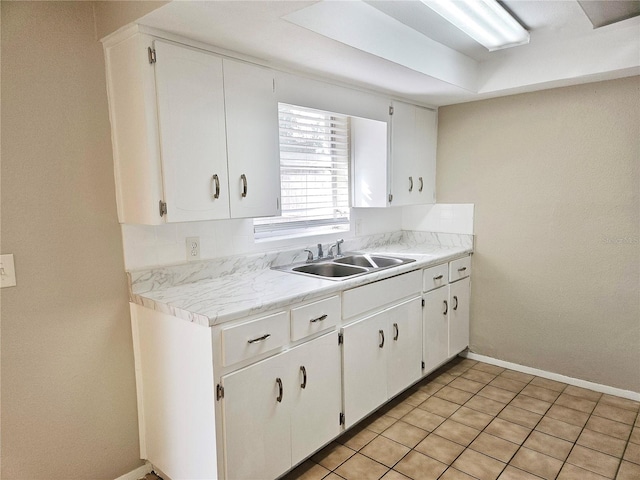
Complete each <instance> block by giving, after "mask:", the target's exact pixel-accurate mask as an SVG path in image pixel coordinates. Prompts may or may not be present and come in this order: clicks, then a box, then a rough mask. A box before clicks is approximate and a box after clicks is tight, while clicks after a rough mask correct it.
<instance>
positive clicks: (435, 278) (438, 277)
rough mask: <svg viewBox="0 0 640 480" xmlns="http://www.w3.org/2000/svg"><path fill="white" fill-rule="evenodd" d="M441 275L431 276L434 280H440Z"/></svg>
mask: <svg viewBox="0 0 640 480" xmlns="http://www.w3.org/2000/svg"><path fill="white" fill-rule="evenodd" d="M442 277H443V276H442V275H438V276H437V277H433V279H434V280H442Z"/></svg>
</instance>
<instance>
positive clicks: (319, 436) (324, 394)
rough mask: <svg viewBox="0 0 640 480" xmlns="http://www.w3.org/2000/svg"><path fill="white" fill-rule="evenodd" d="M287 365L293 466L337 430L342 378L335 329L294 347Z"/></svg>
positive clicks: (336, 433)
mask: <svg viewBox="0 0 640 480" xmlns="http://www.w3.org/2000/svg"><path fill="white" fill-rule="evenodd" d="M289 366H290V367H289V368H290V373H291V374H292V375H291V376H292V380H291V381H290V382H289V383H290V384H291V386H289V385H287V390H288V391H287V394H288V395H289V394H290V395H291V402H292V408H291V449H292V450H291V463H292V465H295V464H296V463H298V462H300V461H301V460H303V459H304V458H305V457H307V456H308V455H310V454H311V453H313V452H314V451H315V450H317V449H318V448H320V447H322V446H323V445H324V444H325V443H327V442H328V441H329V440H331V439H332V438H334V437H335V436H337V435H338V434H339V433H340V429H341V426H340V421H339V420H340V412H341V410H342V396H341V384H342V377H341V371H340V366H341V364H340V346H339V345H338V334H337V332H335V331H334V332H333V333H330V334H328V335H325V336H323V337H320V338H318V339H316V340H312V341H310V342H307V343H305V344H303V345H301V346H299V347H296V348H294V349H293V350H292V351H291V359H290V362H289ZM305 379H306V381H305ZM303 385H304V388H303Z"/></svg>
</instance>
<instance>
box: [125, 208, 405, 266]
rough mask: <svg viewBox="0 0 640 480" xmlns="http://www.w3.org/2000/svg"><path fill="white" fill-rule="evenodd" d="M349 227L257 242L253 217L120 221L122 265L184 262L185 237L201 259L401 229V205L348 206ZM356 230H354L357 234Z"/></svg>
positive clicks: (327, 242)
mask: <svg viewBox="0 0 640 480" xmlns="http://www.w3.org/2000/svg"><path fill="white" fill-rule="evenodd" d="M351 218H352V220H351V224H352V228H351V230H350V231H349V232H340V233H336V234H327V235H318V236H312V237H304V238H292V239H282V240H268V241H261V242H256V241H255V240H254V238H253V220H252V219H239V220H212V221H208V222H189V223H176V224H166V225H159V226H145V225H122V241H123V245H124V257H125V267H126V269H127V270H136V269H140V268H147V267H154V266H160V265H172V264H176V263H184V262H185V261H186V260H187V256H186V238H187V237H195V236H198V237H200V259H211V258H219V257H226V256H231V255H241V254H247V253H257V252H266V251H272V250H278V249H281V248H285V247H292V246H293V247H296V246H301V247H303V246H307V245H315V244H316V243H319V242H321V243H323V244H324V245H325V246H326V245H327V244H330V243H334V242H335V241H336V239H338V238H347V239H348V238H353V237H354V236H364V235H372V234H375V233H387V232H394V231H397V230H400V229H401V227H402V209H401V208H383V209H375V208H358V209H352V210H351ZM356 231H357V234H356Z"/></svg>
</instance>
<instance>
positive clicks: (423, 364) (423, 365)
mask: <svg viewBox="0 0 640 480" xmlns="http://www.w3.org/2000/svg"><path fill="white" fill-rule="evenodd" d="M424 367H426V365H425V363H424V362H422V369H423V370H424Z"/></svg>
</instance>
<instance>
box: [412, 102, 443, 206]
mask: <svg viewBox="0 0 640 480" xmlns="http://www.w3.org/2000/svg"><path fill="white" fill-rule="evenodd" d="M415 113H416V116H415V119H416V128H415V132H416V137H415V145H416V150H415V155H416V164H417V170H416V174H417V175H418V178H417V180H416V181H417V183H416V184H415V185H414V192H416V196H415V197H414V198H413V202H412V203H436V145H437V142H438V115H437V113H436V112H434V111H433V110H428V109H426V108H421V107H415Z"/></svg>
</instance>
